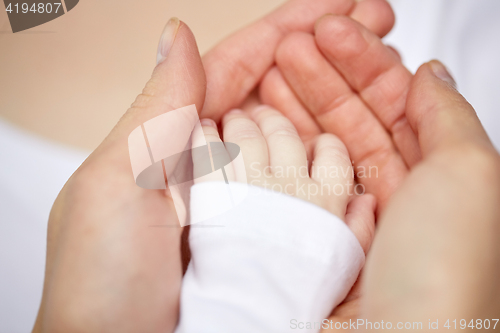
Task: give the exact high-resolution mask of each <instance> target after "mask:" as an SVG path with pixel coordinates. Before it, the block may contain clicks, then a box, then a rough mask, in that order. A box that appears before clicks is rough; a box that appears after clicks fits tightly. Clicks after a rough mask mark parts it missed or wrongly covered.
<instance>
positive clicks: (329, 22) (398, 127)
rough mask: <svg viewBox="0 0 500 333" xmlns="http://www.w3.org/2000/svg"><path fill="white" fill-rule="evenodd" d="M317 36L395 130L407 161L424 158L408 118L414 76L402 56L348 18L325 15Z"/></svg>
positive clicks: (329, 56)
mask: <svg viewBox="0 0 500 333" xmlns="http://www.w3.org/2000/svg"><path fill="white" fill-rule="evenodd" d="M315 35H316V42H317V44H318V47H319V49H320V50H321V52H322V53H323V54H324V55H325V57H326V58H327V59H328V60H329V62H330V63H331V64H332V65H333V66H334V67H335V68H336V69H337V70H338V71H339V72H340V73H341V74H342V76H343V77H344V78H345V80H346V81H347V82H348V83H349V85H350V86H351V87H352V88H353V89H354V91H356V92H357V93H358V94H359V96H360V97H361V98H362V100H363V101H364V102H365V103H366V104H367V105H368V106H369V108H370V109H371V110H372V111H373V112H374V114H375V115H376V116H377V118H378V119H380V121H381V123H382V124H383V125H384V126H385V128H386V129H387V130H388V131H389V132H390V133H391V135H392V137H393V140H394V143H395V145H396V147H397V148H398V149H399V151H400V152H401V154H402V156H403V157H404V159H405V161H406V163H407V164H408V165H409V166H412V165H414V164H415V163H417V162H418V161H419V160H420V159H421V156H420V150H419V147H418V142H417V138H416V136H415V133H413V131H412V129H411V127H410V126H409V124H408V122H407V120H406V117H405V103H406V95H407V93H408V88H409V85H410V81H411V77H412V75H411V73H410V72H409V71H408V70H407V69H406V68H405V67H404V65H403V64H402V63H401V61H400V59H399V57H397V56H396V55H395V53H394V52H393V51H392V50H391V49H389V48H388V47H387V46H385V45H384V44H383V43H382V41H381V39H380V38H379V37H378V36H377V35H375V34H374V33H372V32H371V31H369V30H367V29H366V28H365V27H363V26H362V25H361V24H359V23H358V22H355V21H354V20H352V19H350V18H348V17H340V16H337V15H327V16H325V17H323V18H322V19H321V20H319V21H318V23H317V24H316V29H315Z"/></svg>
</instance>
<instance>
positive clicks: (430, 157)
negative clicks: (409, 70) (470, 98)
mask: <svg viewBox="0 0 500 333" xmlns="http://www.w3.org/2000/svg"><path fill="white" fill-rule="evenodd" d="M449 82H453V80H452V78H451V77H450V76H449V74H448V72H447V70H446V69H445V67H444V66H443V65H442V64H441V63H439V62H437V61H432V62H430V63H428V64H425V65H423V66H422V67H420V69H419V70H418V72H417V73H416V74H415V77H414V78H413V80H412V82H411V86H410V90H409V94H408V101H407V104H406V115H407V118H408V122H409V124H410V126H411V128H412V129H413V130H414V131H415V133H417V137H418V141H419V143H420V147H421V151H422V156H423V161H422V163H420V164H418V165H416V166H415V167H414V168H412V170H411V172H410V175H409V176H408V178H407V179H406V180H405V181H404V183H403V184H402V186H401V187H400V189H399V190H398V191H397V192H396V193H395V194H394V196H393V198H392V199H391V200H390V201H389V204H388V206H387V209H386V211H385V212H384V213H383V216H382V217H381V219H380V228H379V230H378V232H377V237H376V238H375V242H374V245H373V247H372V250H371V251H372V252H371V254H370V256H369V259H368V262H367V267H366V276H365V277H366V279H365V285H364V292H365V298H364V300H363V303H362V304H363V312H362V317H361V318H367V319H369V320H373V321H380V320H382V319H383V320H384V321H388V320H389V321H391V320H392V321H393V322H394V321H395V320H396V319H397V321H401V322H405V321H411V322H419V321H421V322H422V323H423V325H424V329H425V328H427V327H428V326H427V325H428V323H429V319H430V320H431V321H432V322H434V321H435V320H438V319H439V325H440V326H439V328H440V331H441V330H442V331H448V329H447V328H444V327H443V325H444V324H445V322H446V320H448V319H450V322H452V321H453V320H454V319H457V320H459V319H466V320H467V323H468V324H469V322H470V320H471V319H474V323H475V324H476V320H477V319H487V318H489V319H493V318H498V314H499V313H500V286H499V284H498V281H500V247H499V246H498V238H499V236H500V206H499V202H500V156H499V154H498V152H497V151H496V150H495V148H494V147H493V145H492V143H491V142H490V140H489V138H488V136H487V135H486V133H485V131H484V129H483V127H482V125H481V123H480V121H479V120H478V118H477V116H476V113H475V111H474V109H473V108H472V106H471V105H469V103H467V101H466V100H465V99H464V98H463V97H462V96H461V95H460V94H459V93H458V92H457V91H456V90H455V89H454V87H453V86H452V84H450V83H449ZM476 328H478V327H476Z"/></svg>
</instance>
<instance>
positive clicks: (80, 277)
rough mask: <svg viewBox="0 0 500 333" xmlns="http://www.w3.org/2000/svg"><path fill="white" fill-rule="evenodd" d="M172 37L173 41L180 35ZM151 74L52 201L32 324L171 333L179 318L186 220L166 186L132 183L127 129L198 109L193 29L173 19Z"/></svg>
mask: <svg viewBox="0 0 500 333" xmlns="http://www.w3.org/2000/svg"><path fill="white" fill-rule="evenodd" d="M174 40H175V42H174ZM159 50H160V55H159V60H160V61H161V63H160V64H159V65H158V66H157V67H156V68H155V70H154V72H153V75H152V78H151V80H150V81H149V82H148V83H147V85H146V87H145V88H144V91H143V93H142V94H140V95H139V96H138V97H137V99H136V101H135V102H134V104H133V105H132V107H131V108H130V109H129V110H128V111H127V112H126V114H125V115H124V116H123V118H122V119H121V120H120V122H119V123H118V124H117V125H116V127H115V128H114V129H113V130H112V132H111V133H110V135H109V136H108V137H107V138H106V139H105V140H104V142H103V143H102V144H101V145H100V146H99V147H98V148H97V149H96V150H95V151H94V152H93V153H92V154H91V155H90V157H89V158H88V159H87V160H86V161H85V162H84V163H83V164H82V166H81V167H80V168H79V169H78V170H77V171H76V172H75V173H74V174H73V176H72V177H71V178H70V179H69V180H68V182H67V183H66V185H65V186H64V188H63V190H62V191H61V193H60V194H59V196H58V198H57V200H56V202H55V203H54V206H53V208H52V211H51V214H50V218H49V227H48V242H47V243H48V245H47V263H46V273H45V284H44V293H43V298H42V304H41V307H40V311H39V314H38V318H37V322H36V324H35V329H34V331H35V332H66V333H67V332H169V331H173V330H174V328H175V325H176V323H177V317H178V307H179V304H178V302H179V294H180V285H181V279H182V265H181V255H180V235H181V231H182V229H181V228H180V225H179V227H178V228H175V227H174V228H157V227H154V226H161V225H166V224H170V225H172V224H175V223H176V222H177V215H176V212H175V209H174V205H173V201H172V198H171V197H170V196H169V193H167V192H166V191H164V190H146V189H142V188H140V187H138V186H137V185H136V184H135V181H134V177H133V174H132V169H131V164H130V158H129V151H128V136H129V134H130V133H131V132H132V130H134V129H135V128H136V127H138V126H140V125H141V124H142V123H144V122H145V121H147V120H149V119H151V118H154V117H156V116H158V115H160V114H163V113H165V112H167V111H169V110H174V109H177V108H180V107H183V106H186V105H190V104H196V106H197V107H198V109H201V107H202V106H203V102H204V97H205V91H206V80H205V72H204V70H203V66H202V62H201V57H200V55H199V52H198V49H197V47H196V43H195V39H194V36H193V35H192V33H191V31H190V30H189V28H188V27H187V26H186V25H184V24H182V23H180V22H179V21H178V20H175V19H174V20H171V21H170V22H169V23H168V24H167V26H166V28H165V31H164V34H163V36H162V40H161V43H160V48H159Z"/></svg>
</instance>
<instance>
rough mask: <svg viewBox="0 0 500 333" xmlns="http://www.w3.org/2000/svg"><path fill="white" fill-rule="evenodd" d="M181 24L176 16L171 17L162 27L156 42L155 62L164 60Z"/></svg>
mask: <svg viewBox="0 0 500 333" xmlns="http://www.w3.org/2000/svg"><path fill="white" fill-rule="evenodd" d="M180 25H181V21H179V19H178V18H177V17H173V18H171V19H170V20H169V21H168V23H167V24H166V25H165V28H164V29H163V33H162V34H161V38H160V43H159V44H158V55H157V56H156V64H159V63H161V62H162V61H163V60H165V59H166V58H167V56H168V53H169V52H170V49H171V48H172V45H173V44H174V40H175V36H176V35H177V31H178V30H179V27H180Z"/></svg>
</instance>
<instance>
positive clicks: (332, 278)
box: [176, 182, 365, 333]
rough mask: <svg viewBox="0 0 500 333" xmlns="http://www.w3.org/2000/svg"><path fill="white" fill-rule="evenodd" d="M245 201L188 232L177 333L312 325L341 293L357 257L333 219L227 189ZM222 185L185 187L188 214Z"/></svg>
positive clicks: (301, 204) (279, 199) (256, 191)
mask: <svg viewBox="0 0 500 333" xmlns="http://www.w3.org/2000/svg"><path fill="white" fill-rule="evenodd" d="M229 186H231V191H232V192H233V194H234V193H235V192H238V191H240V192H247V193H246V198H245V200H243V201H242V202H241V203H239V204H238V205H237V206H236V207H234V208H233V209H231V210H229V211H228V212H226V213H224V214H223V215H220V216H217V217H214V218H211V219H210V220H207V221H205V222H202V223H198V224H194V225H192V226H191V231H190V235H189V242H190V248H191V252H192V259H191V263H190V264H189V267H188V270H187V272H186V275H185V276H184V280H183V284H182V291H181V310H180V322H179V325H178V327H177V330H176V332H177V333H199V332H203V333H209V332H214V333H225V332H228V333H229V332H231V333H234V332H239V333H243V332H251V333H255V332H262V333H267V332H285V331H296V330H297V329H298V328H299V327H298V325H299V322H302V323H306V322H310V323H316V328H313V329H311V330H307V329H303V330H300V331H301V332H316V331H319V328H320V324H321V322H322V320H323V319H325V318H327V317H328V315H329V313H330V311H331V310H332V309H333V308H334V306H336V305H338V304H339V303H340V302H341V301H342V300H343V299H344V298H345V296H346V295H347V293H348V292H349V290H350V288H351V287H352V285H353V284H354V282H355V281H356V278H357V276H358V274H359V271H360V270H361V268H362V266H363V264H364V260H365V256H364V253H363V250H362V248H361V246H360V245H359V243H358V241H357V239H356V238H355V236H354V234H352V232H351V231H350V230H349V228H348V227H347V226H346V225H345V223H344V222H343V221H342V220H340V219H339V218H337V217H336V216H334V215H333V214H331V213H329V212H327V211H326V210H323V209H322V208H319V207H317V206H315V205H313V204H310V203H308V202H306V201H303V200H300V199H296V198H294V197H291V196H287V195H284V194H280V193H276V192H272V191H269V190H265V189H263V188H259V187H254V186H249V185H246V184H239V183H231V184H230V185H229ZM227 187H228V185H227V184H225V183H222V182H212V183H201V184H198V185H195V186H193V188H192V189H191V212H192V213H193V214H195V215H196V214H197V213H196V210H199V209H202V207H207V204H210V205H213V204H216V202H217V200H214V198H217V197H218V196H223V195H224V193H227V191H228V190H227Z"/></svg>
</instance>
